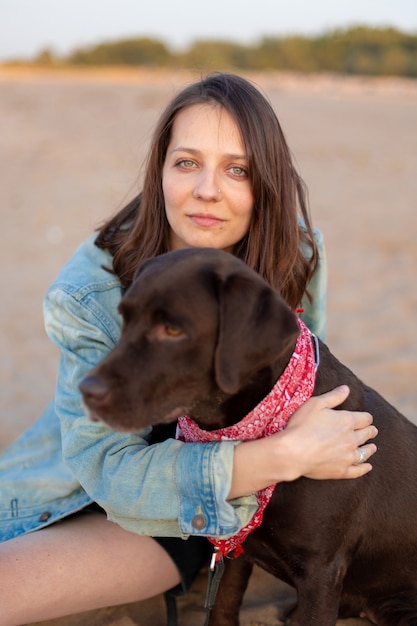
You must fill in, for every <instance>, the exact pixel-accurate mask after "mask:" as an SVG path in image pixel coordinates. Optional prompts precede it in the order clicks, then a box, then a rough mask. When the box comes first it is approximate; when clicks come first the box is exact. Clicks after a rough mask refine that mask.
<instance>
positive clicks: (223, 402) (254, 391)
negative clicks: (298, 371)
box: [188, 342, 295, 431]
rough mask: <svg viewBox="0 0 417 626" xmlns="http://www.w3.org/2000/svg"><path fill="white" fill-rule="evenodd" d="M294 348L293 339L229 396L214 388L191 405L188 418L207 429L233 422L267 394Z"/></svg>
mask: <svg viewBox="0 0 417 626" xmlns="http://www.w3.org/2000/svg"><path fill="white" fill-rule="evenodd" d="M294 347H295V342H294V345H293V346H290V347H289V348H288V349H287V351H286V352H285V354H281V355H280V357H279V359H277V360H276V361H275V362H274V363H272V364H270V365H268V366H267V367H264V368H263V369H262V370H260V371H259V372H256V373H255V374H254V375H253V376H252V377H251V378H250V379H249V380H248V382H247V384H246V385H245V386H244V387H243V388H242V389H240V390H239V391H238V392H237V393H236V394H234V395H229V394H226V393H225V392H223V391H221V390H220V389H218V388H217V389H216V390H215V391H214V392H213V393H212V394H210V395H209V396H208V397H207V398H205V399H204V400H200V401H199V402H197V403H196V404H194V406H193V407H192V408H191V409H190V411H189V412H188V415H189V417H191V419H193V420H194V421H195V422H196V423H197V424H198V425H199V426H200V428H203V429H204V430H208V431H211V430H219V429H221V428H227V427H228V426H232V425H233V424H237V423H238V422H240V421H241V420H242V419H243V418H244V417H245V416H246V415H247V414H248V413H250V412H251V411H252V410H253V409H254V408H255V407H256V406H257V405H258V404H259V403H260V402H261V400H262V399H263V398H265V396H267V395H268V394H269V393H270V391H271V390H272V388H273V387H274V385H275V383H276V381H277V380H278V378H279V377H280V376H281V374H282V373H283V371H284V370H285V368H286V367H287V365H288V363H289V360H290V358H291V356H292V354H293V351H294Z"/></svg>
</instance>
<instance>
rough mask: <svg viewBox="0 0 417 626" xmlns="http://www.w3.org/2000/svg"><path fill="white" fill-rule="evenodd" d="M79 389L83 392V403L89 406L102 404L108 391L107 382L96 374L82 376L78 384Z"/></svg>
mask: <svg viewBox="0 0 417 626" xmlns="http://www.w3.org/2000/svg"><path fill="white" fill-rule="evenodd" d="M79 389H80V391H81V393H82V394H83V397H84V401H85V403H86V404H87V406H90V407H91V406H92V405H94V406H97V405H98V404H102V403H103V401H104V400H105V398H106V396H107V395H108V393H109V388H108V386H107V384H106V383H105V381H104V380H103V379H102V378H98V376H87V377H86V378H84V379H83V380H82V381H81V383H80V385H79Z"/></svg>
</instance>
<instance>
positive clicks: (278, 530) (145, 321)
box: [81, 249, 417, 626]
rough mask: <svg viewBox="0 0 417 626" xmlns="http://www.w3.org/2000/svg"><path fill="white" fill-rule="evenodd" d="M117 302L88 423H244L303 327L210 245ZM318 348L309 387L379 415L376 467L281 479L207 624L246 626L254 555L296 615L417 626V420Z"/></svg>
mask: <svg viewBox="0 0 417 626" xmlns="http://www.w3.org/2000/svg"><path fill="white" fill-rule="evenodd" d="M120 310H121V313H122V315H123V318H124V326H123V331H122V337H121V340H120V342H119V343H118V345H117V346H116V347H115V348H114V350H113V351H112V352H111V353H110V354H109V355H108V356H107V357H106V358H105V359H104V360H103V361H102V363H100V364H99V365H98V366H97V367H96V368H94V369H93V370H92V372H91V373H90V375H89V376H88V377H87V378H86V379H84V381H83V382H82V383H81V390H82V392H83V395H84V400H85V403H86V405H87V407H88V408H89V410H90V412H91V415H92V417H93V418H95V419H103V420H104V421H105V422H107V423H108V424H110V425H111V426H113V427H114V428H117V429H120V430H137V429H140V428H142V427H144V426H148V425H156V424H160V423H163V424H168V423H171V422H172V421H173V420H175V418H176V417H177V416H178V415H179V414H181V413H182V412H187V413H188V414H189V415H190V416H192V417H193V418H194V419H195V420H196V421H197V422H198V423H199V425H200V426H201V427H202V428H205V429H208V430H212V429H217V428H220V427H224V426H228V425H230V424H232V423H235V422H237V421H239V420H240V419H241V418H242V417H243V416H244V415H246V414H247V413H248V412H249V411H250V410H251V409H252V408H253V407H254V406H256V404H257V403H258V402H259V401H260V400H261V399H262V398H263V397H264V396H265V395H266V394H267V393H268V392H269V390H270V389H271V388H272V386H273V384H274V382H275V380H276V379H277V378H278V376H279V375H280V373H281V372H282V371H283V369H284V368H285V365H286V364H287V362H288V360H289V358H290V356H291V354H292V351H293V348H294V345H295V341H296V338H297V334H298V325H297V323H296V318H295V315H294V314H293V313H292V312H291V311H290V309H289V308H288V307H287V305H286V304H285V303H284V301H283V300H282V298H281V297H280V296H279V294H278V293H277V292H276V291H275V290H273V289H272V288H271V287H269V285H268V284H267V283H266V282H265V281H264V280H263V279H261V278H260V277H259V276H258V275H257V274H256V273H255V272H254V271H252V270H250V269H249V268H248V267H247V266H246V265H245V264H244V263H242V262H241V261H239V260H238V259H236V258H235V257H234V256H233V255H230V254H227V253H224V252H219V251H216V250H211V249H205V250H203V249H194V250H183V251H177V252H173V253H168V254H166V255H162V256H160V257H157V258H155V259H154V260H152V261H148V262H146V263H145V264H144V265H143V266H142V268H141V270H140V271H139V274H138V277H137V278H136V280H135V282H134V283H133V285H132V287H131V288H130V289H129V291H128V292H127V294H126V296H125V297H124V298H123V300H122V303H121V306H120ZM320 352H321V361H320V367H319V369H318V372H317V381H316V387H315V391H314V393H315V394H320V393H323V392H325V391H328V390H330V389H333V388H334V387H336V386H337V385H339V384H347V385H349V387H350V390H351V392H350V395H349V397H348V399H347V401H346V402H345V403H344V405H342V407H341V408H349V409H352V410H361V411H363V410H368V411H370V412H371V413H372V415H373V417H374V423H375V425H376V426H377V428H378V430H379V435H378V439H377V444H378V452H377V453H376V454H375V455H374V457H373V459H372V464H373V470H372V472H370V473H369V474H367V475H366V476H364V477H362V478H359V479H356V480H328V481H313V480H309V479H307V478H300V479H298V480H296V481H294V482H290V483H280V484H278V485H277V486H276V488H275V491H274V494H273V497H272V499H271V501H270V503H269V505H268V507H267V508H266V510H265V513H264V519H263V523H262V525H261V526H260V527H259V528H258V529H257V530H255V531H254V532H253V533H252V534H251V535H250V536H249V537H248V539H247V540H246V542H245V544H244V549H245V552H244V555H242V556H240V557H239V558H238V559H236V560H227V567H226V571H225V575H224V578H223V580H222V584H221V585H220V590H219V593H218V597H217V601H216V606H215V608H214V610H213V613H212V615H211V618H210V625H211V626H237V625H238V624H239V618H238V613H239V606H240V603H241V600H242V597H243V594H244V591H245V588H246V585H247V581H248V579H249V576H250V571H251V568H252V564H253V563H257V564H258V565H259V566H261V567H263V568H264V569H266V570H267V571H269V572H270V573H272V574H274V575H275V576H277V577H278V578H280V579H282V580H284V581H286V582H288V583H289V584H291V585H293V586H294V587H295V588H296V590H297V596H298V603H297V607H296V608H295V609H294V611H292V613H291V616H289V617H288V619H289V620H290V621H289V622H288V623H291V624H299V625H300V626H313V625H315V626H334V625H335V623H336V620H337V617H338V616H339V617H349V616H357V615H359V614H360V613H361V612H364V613H366V614H367V615H368V616H369V617H370V618H372V619H373V620H374V621H375V622H376V623H377V624H378V625H379V626H416V625H417V523H416V520H417V428H416V427H415V426H414V425H413V424H412V423H411V422H410V421H409V420H407V419H406V418H405V417H404V416H402V415H401V414H400V413H398V411H396V409H395V408H394V407H392V406H391V405H390V404H389V403H388V402H387V401H386V400H384V399H383V398H382V397H381V396H380V395H379V394H378V393H377V392H376V391H374V390H372V389H370V388H369V387H367V386H366V385H365V384H363V383H362V382H361V381H360V380H359V379H358V378H357V377H356V376H355V375H354V374H353V373H352V372H351V371H350V370H349V369H348V368H346V367H345V366H344V365H342V364H341V363H340V362H339V361H338V360H337V359H336V358H335V357H334V356H333V355H332V354H331V353H330V351H329V350H328V348H327V347H326V346H325V345H324V344H323V343H322V342H320Z"/></svg>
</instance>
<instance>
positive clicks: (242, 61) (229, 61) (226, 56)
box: [179, 40, 253, 70]
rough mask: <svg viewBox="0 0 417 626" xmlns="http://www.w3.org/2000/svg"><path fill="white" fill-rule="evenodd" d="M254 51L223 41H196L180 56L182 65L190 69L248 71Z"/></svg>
mask: <svg viewBox="0 0 417 626" xmlns="http://www.w3.org/2000/svg"><path fill="white" fill-rule="evenodd" d="M252 54H253V52H252V50H251V49H250V48H249V47H247V46H244V45H241V44H238V43H232V42H230V41H222V40H202V41H196V42H195V43H193V44H192V45H191V47H190V48H189V49H188V50H187V51H186V52H184V53H182V54H181V55H180V56H179V61H180V63H181V65H183V66H185V67H187V68H190V69H204V70H214V69H217V70H225V69H227V68H236V69H248V68H249V67H250V66H251V55H252Z"/></svg>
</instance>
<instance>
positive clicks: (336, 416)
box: [229, 386, 378, 499]
mask: <svg viewBox="0 0 417 626" xmlns="http://www.w3.org/2000/svg"><path fill="white" fill-rule="evenodd" d="M348 394H349V389H348V388H347V387H345V386H342V387H337V388H336V389H334V390H333V391H329V392H328V393H325V394H323V395H321V396H315V397H313V398H310V400H308V401H307V402H306V403H305V404H304V405H303V406H301V407H300V408H299V409H298V410H297V411H296V412H295V413H294V415H293V416H292V418H291V420H290V421H289V423H288V426H287V427H286V429H285V430H283V431H281V432H279V433H277V434H275V435H272V436H271V437H268V438H266V439H258V440H257V441H248V442H243V443H241V444H240V445H239V446H238V447H237V448H236V449H235V457H234V467H233V478H232V485H231V489H230V492H229V498H230V499H232V498H235V497H239V496H242V495H245V494H247V493H252V492H253V491H257V490H259V489H264V488H265V487H267V486H268V485H272V484H275V483H278V482H281V481H292V480H295V479H297V478H299V477H300V476H306V477H308V478H313V479H319V480H320V479H341V478H358V477H359V476H363V475H364V474H366V473H367V472H369V471H370V470H371V469H372V466H371V464H370V463H367V462H366V463H361V464H360V465H357V464H356V463H357V462H358V457H359V455H358V446H362V447H365V449H366V452H367V456H366V459H367V460H368V459H369V457H370V456H371V455H372V454H374V453H375V452H376V446H375V444H373V443H371V444H367V445H365V446H364V444H365V442H367V441H368V440H369V439H373V438H374V437H376V435H377V434H378V431H377V429H376V428H375V426H373V425H372V416H371V415H370V414H369V413H361V412H352V411H336V410H334V408H335V407H336V406H338V405H339V404H341V403H342V402H343V401H344V400H345V399H346V398H347V396H348Z"/></svg>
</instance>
